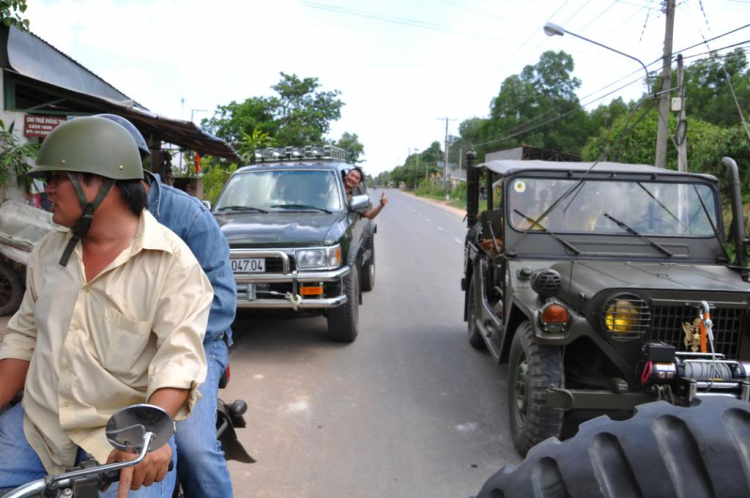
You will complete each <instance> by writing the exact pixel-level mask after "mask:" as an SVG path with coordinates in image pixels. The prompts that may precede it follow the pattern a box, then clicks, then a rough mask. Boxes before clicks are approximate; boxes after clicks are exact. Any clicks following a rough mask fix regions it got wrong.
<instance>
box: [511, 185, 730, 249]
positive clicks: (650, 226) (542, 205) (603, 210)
mask: <svg viewBox="0 0 750 498" xmlns="http://www.w3.org/2000/svg"><path fill="white" fill-rule="evenodd" d="M571 189H573V190H571ZM568 191H570V192H569V193H568V195H567V196H566V197H565V198H564V199H563V200H561V201H560V203H558V205H557V206H556V207H555V209H553V210H552V211H551V212H550V213H549V214H548V215H547V216H546V217H544V218H542V219H541V220H539V222H540V223H541V224H542V225H544V227H546V228H547V229H548V230H550V231H552V232H559V233H565V232H574V233H601V234H617V233H629V231H628V230H625V229H623V224H624V225H627V226H629V227H632V229H633V230H634V231H637V233H638V234H642V235H688V236H698V237H708V236H714V230H713V228H712V225H713V226H716V223H717V221H716V220H717V213H716V201H715V197H714V191H713V189H712V188H711V187H709V186H708V185H706V184H702V183H666V182H652V181H648V182H647V181H640V182H639V181H633V180H627V181H616V180H585V181H583V182H580V180H575V179H572V180H568V179H565V180H563V179H541V178H516V179H513V180H512V181H511V184H510V186H509V188H508V192H509V194H508V196H509V199H508V200H509V203H510V204H509V205H510V210H509V211H510V222H511V225H512V226H513V228H515V229H517V230H522V231H524V230H527V229H529V227H530V226H531V230H532V231H534V230H542V229H541V228H540V227H538V226H532V223H531V221H533V220H537V219H538V218H539V217H540V216H541V215H542V214H543V213H544V212H545V211H546V210H547V209H549V208H550V206H551V205H552V204H553V203H554V202H555V201H556V200H557V199H558V198H559V197H561V196H563V195H565V193H566V192H568ZM519 212H521V213H523V214H524V215H525V216H521V215H520V214H519ZM529 218H531V220H529ZM615 220H617V221H619V222H620V223H617V222H616V221H615Z"/></svg>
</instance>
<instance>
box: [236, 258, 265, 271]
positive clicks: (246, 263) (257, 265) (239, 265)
mask: <svg viewBox="0 0 750 498" xmlns="http://www.w3.org/2000/svg"><path fill="white" fill-rule="evenodd" d="M229 261H230V263H231V265H232V271H233V272H234V273H263V272H265V271H266V260H265V259H264V258H232V259H230V260H229Z"/></svg>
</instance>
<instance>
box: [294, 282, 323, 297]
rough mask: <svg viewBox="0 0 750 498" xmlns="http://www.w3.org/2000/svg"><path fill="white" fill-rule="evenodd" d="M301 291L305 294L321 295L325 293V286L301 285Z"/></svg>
mask: <svg viewBox="0 0 750 498" xmlns="http://www.w3.org/2000/svg"><path fill="white" fill-rule="evenodd" d="M299 291H300V294H301V295H303V296H320V295H322V294H323V287H322V286H319V285H318V286H315V287H301V288H300V290H299Z"/></svg>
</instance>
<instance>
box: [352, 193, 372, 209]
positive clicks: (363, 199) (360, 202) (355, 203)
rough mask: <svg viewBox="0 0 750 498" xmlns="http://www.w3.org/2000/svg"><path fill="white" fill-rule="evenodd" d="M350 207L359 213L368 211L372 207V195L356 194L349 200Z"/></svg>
mask: <svg viewBox="0 0 750 498" xmlns="http://www.w3.org/2000/svg"><path fill="white" fill-rule="evenodd" d="M349 207H350V208H351V210H352V211H355V212H357V213H362V212H364V211H368V210H369V209H371V208H372V203H371V202H370V196H368V195H355V196H354V197H352V200H351V201H350V202H349Z"/></svg>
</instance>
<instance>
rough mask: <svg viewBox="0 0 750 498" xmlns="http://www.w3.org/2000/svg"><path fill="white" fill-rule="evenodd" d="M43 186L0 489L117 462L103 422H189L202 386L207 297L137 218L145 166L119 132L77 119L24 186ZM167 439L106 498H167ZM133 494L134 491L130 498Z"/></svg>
mask: <svg viewBox="0 0 750 498" xmlns="http://www.w3.org/2000/svg"><path fill="white" fill-rule="evenodd" d="M29 174H30V175H32V176H35V177H41V178H45V179H47V181H48V185H47V194H48V197H49V200H50V202H51V204H52V213H53V220H54V221H55V222H56V223H58V224H60V225H62V226H63V227H66V228H67V229H68V230H65V231H53V232H51V233H50V234H48V235H47V236H46V237H44V238H43V239H42V240H41V241H40V242H39V243H38V244H37V246H36V247H35V248H34V250H33V251H32V253H31V255H30V257H29V265H28V270H27V290H26V294H25V295H24V299H23V302H22V304H21V308H20V309H19V311H18V312H17V313H16V314H15V315H14V316H13V318H11V320H10V322H9V323H8V327H7V329H6V332H5V337H4V339H3V343H2V346H1V347H0V378H2V379H3V382H2V383H0V408H2V407H3V406H5V405H6V404H7V403H8V402H9V401H10V400H11V399H12V397H13V396H15V395H16V394H17V393H18V392H19V391H20V390H21V389H25V391H24V398H23V403H22V405H16V406H14V407H12V408H11V409H10V410H8V411H6V412H5V413H3V415H2V416H0V488H3V487H12V486H19V485H22V484H25V483H26V482H28V481H31V480H34V479H38V478H40V477H41V476H43V475H45V474H47V473H50V474H56V473H60V472H61V471H63V469H64V468H65V467H71V466H73V465H74V464H75V463H76V462H77V461H78V460H79V459H80V456H81V453H82V452H87V453H90V454H92V455H93V456H94V457H95V458H96V459H97V460H98V461H100V462H102V463H103V462H105V461H120V460H126V459H131V458H132V456H131V455H128V454H125V453H121V452H119V451H117V450H114V451H112V450H111V447H110V446H109V443H108V442H107V439H106V437H105V434H104V427H105V424H106V422H107V420H108V419H109V417H110V416H111V415H112V414H113V413H114V412H116V411H118V410H119V409H121V408H123V407H125V406H128V405H131V404H135V403H145V402H148V403H152V404H155V405H157V406H160V407H162V408H163V409H164V410H166V411H167V412H168V413H169V414H170V415H171V416H172V417H173V418H175V419H181V418H185V417H186V416H187V415H188V414H189V413H190V412H191V411H192V409H193V407H194V405H195V403H196V401H197V400H198V398H199V397H200V394H199V392H198V387H199V386H200V384H201V383H202V382H203V381H204V379H205V376H206V357H205V353H204V350H203V347H202V341H203V333H204V331H205V330H206V322H207V320H208V313H209V309H210V305H211V301H212V298H213V292H212V289H211V285H210V283H209V281H208V279H207V278H206V276H205V274H204V273H203V271H202V270H201V268H200V265H199V264H198V262H197V261H196V259H195V257H194V256H193V255H192V253H191V251H190V250H189V249H188V247H187V246H186V245H185V243H184V242H182V241H181V240H180V239H179V237H177V236H176V235H175V234H174V233H172V232H171V231H169V230H168V229H167V228H165V227H164V226H162V225H160V224H159V223H158V222H157V221H156V220H155V219H154V218H153V216H152V215H151V214H150V213H149V212H148V211H147V210H146V209H144V208H145V207H146V204H147V200H146V199H147V197H146V192H145V190H144V187H143V185H142V182H141V180H142V179H143V166H142V164H141V159H140V155H139V153H138V148H137V146H136V144H135V141H134V140H133V138H132V137H131V136H130V134H129V133H128V132H127V130H125V128H123V127H122V126H120V125H119V124H117V123H115V122H112V121H110V120H107V119H103V118H98V117H87V118H77V119H74V120H72V121H68V122H66V123H63V124H62V125H60V126H58V127H57V128H56V129H55V130H53V132H52V133H50V135H49V136H48V137H47V138H46V139H45V141H44V143H43V144H42V148H41V150H40V152H39V157H38V160H37V165H36V166H35V167H34V168H32V170H31V171H30V172H29ZM173 446H174V439H173V440H172V441H170V443H169V444H166V445H164V446H163V447H162V448H159V449H158V450H155V451H154V452H151V453H149V454H148V456H147V457H146V460H144V461H143V462H141V463H140V464H139V465H138V466H136V467H135V468H134V470H131V469H128V470H130V471H129V472H128V471H125V470H124V471H123V472H122V474H121V478H120V483H119V487H118V486H113V487H112V488H111V489H110V490H109V491H108V492H107V494H106V496H115V495H117V496H118V497H124V496H147V497H151V496H154V497H156V496H159V497H162V496H164V497H169V496H171V492H172V487H173V486H174V474H175V473H174V472H167V468H168V465H169V462H170V461H171V460H172V459H173V458H175V456H176V454H175V452H174V448H173ZM130 489H133V490H139V491H137V493H131V494H130V495H128V491H129V490H130Z"/></svg>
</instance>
